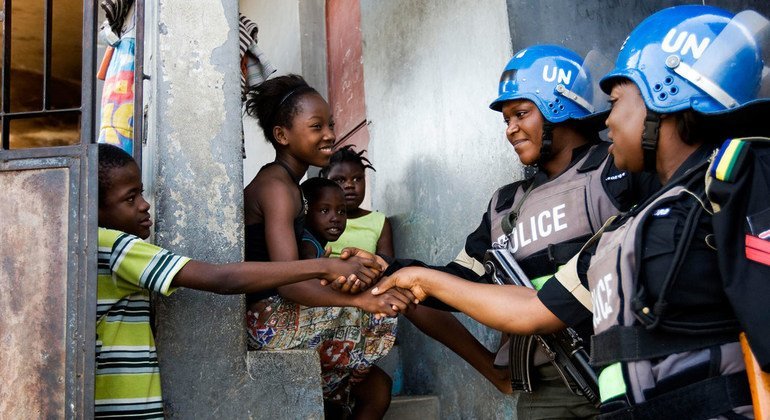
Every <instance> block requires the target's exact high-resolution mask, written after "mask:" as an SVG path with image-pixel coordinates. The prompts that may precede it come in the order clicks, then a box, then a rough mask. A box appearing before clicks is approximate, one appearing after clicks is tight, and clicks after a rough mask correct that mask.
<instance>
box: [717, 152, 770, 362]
mask: <svg viewBox="0 0 770 420" xmlns="http://www.w3.org/2000/svg"><path fill="white" fill-rule="evenodd" d="M734 168H735V169H736V170H737V173H736V175H735V178H734V181H733V182H723V181H719V180H714V181H713V182H712V185H711V186H709V198H710V199H711V200H712V201H713V202H715V203H717V204H719V205H720V207H721V209H720V211H718V212H716V213H715V214H714V217H713V226H714V234H715V241H716V247H717V250H718V258H719V270H720V273H721V274H722V281H723V282H724V290H725V293H726V294H727V297H728V299H729V300H730V303H731V305H732V307H733V310H734V311H735V314H736V315H737V317H738V320H739V322H740V324H741V327H742V328H743V329H744V330H745V331H746V335H747V337H748V340H749V345H750V346H751V349H752V351H753V352H754V354H755V356H756V357H757V361H758V362H759V364H760V366H761V367H762V370H764V371H765V372H770V310H768V309H767V307H768V299H769V297H770V238H769V237H768V236H770V200H768V197H770V147H768V146H762V147H751V148H748V149H747V150H746V151H745V153H744V154H743V155H742V156H741V157H740V158H738V159H737V160H736V163H735V165H734ZM762 237H764V239H762Z"/></svg>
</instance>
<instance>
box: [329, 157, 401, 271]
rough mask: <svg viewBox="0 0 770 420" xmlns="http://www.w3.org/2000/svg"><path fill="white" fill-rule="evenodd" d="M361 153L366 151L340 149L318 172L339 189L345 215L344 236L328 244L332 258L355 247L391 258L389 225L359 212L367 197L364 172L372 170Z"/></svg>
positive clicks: (382, 217) (372, 214) (376, 216)
mask: <svg viewBox="0 0 770 420" xmlns="http://www.w3.org/2000/svg"><path fill="white" fill-rule="evenodd" d="M364 152H366V150H362V151H360V152H356V151H355V150H354V149H353V145H347V146H344V147H341V148H340V149H339V150H337V151H336V152H334V154H333V155H332V157H331V159H330V160H329V165H328V166H327V167H325V168H324V169H323V170H322V171H321V176H323V177H325V178H329V179H330V180H332V181H334V182H336V183H337V184H339V186H340V187H342V190H343V191H344V192H345V206H346V208H347V212H348V223H347V227H346V228H345V232H344V233H343V234H342V236H340V238H339V239H338V240H337V241H335V242H330V243H329V245H330V246H331V247H332V254H331V255H332V256H338V255H339V253H340V251H342V249H343V248H345V247H346V246H355V247H357V248H360V249H363V250H366V251H368V252H371V253H376V254H379V255H383V256H388V257H391V258H393V257H394V252H393V231H392V229H391V227H390V221H388V218H387V217H385V215H384V214H382V213H380V212H378V211H372V210H367V209H364V208H361V203H363V201H364V196H365V194H366V176H365V173H364V171H365V170H366V169H371V170H373V171H374V170H375V169H374V166H372V163H371V162H369V159H367V158H366V157H364V156H363V154H364ZM354 244H355V245H354Z"/></svg>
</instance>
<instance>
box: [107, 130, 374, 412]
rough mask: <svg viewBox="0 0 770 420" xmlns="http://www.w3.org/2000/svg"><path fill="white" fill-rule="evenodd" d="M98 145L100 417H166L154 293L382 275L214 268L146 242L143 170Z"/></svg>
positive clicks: (334, 268) (358, 265) (359, 261)
mask: <svg viewBox="0 0 770 420" xmlns="http://www.w3.org/2000/svg"><path fill="white" fill-rule="evenodd" d="M98 147H99V234H98V241H99V256H98V279H97V291H96V293H97V302H98V303H97V310H96V312H97V315H96V316H97V320H96V374H95V379H94V381H95V396H94V400H95V410H94V415H95V417H116V416H120V417H121V418H129V417H131V418H143V419H151V418H161V419H162V418H163V399H162V396H161V388H160V370H159V368H158V358H157V355H156V352H155V340H154V338H153V336H152V331H151V329H150V318H149V316H150V291H154V292H158V293H161V294H163V295H169V294H171V293H172V292H173V291H174V288H176V287H189V288H192V289H199V290H206V291H210V292H215V293H221V294H236V293H249V292H256V291H260V290H263V289H267V288H272V287H278V286H282V285H285V284H290V283H295V282H300V281H305V280H309V279H313V278H322V279H324V281H331V280H336V279H338V278H339V277H341V276H348V275H350V274H351V273H356V274H357V275H359V276H364V274H363V273H364V271H367V272H369V273H371V272H370V271H369V270H372V269H373V270H374V271H376V272H377V273H379V265H377V264H376V262H374V260H373V259H370V258H360V257H351V259H349V260H345V261H343V260H340V259H336V258H320V259H314V260H308V261H291V262H247V263H234V264H209V263H205V262H202V261H195V260H191V259H190V258H187V257H183V256H179V255H176V254H174V253H172V252H170V251H168V250H165V249H163V248H160V247H157V246H155V245H152V244H150V243H147V242H144V241H143V239H146V238H147V237H148V236H149V235H150V227H151V226H152V220H151V219H150V205H149V203H147V201H146V200H145V199H144V197H143V196H142V192H143V187H142V180H141V176H140V174H139V167H138V166H137V164H136V162H135V161H134V159H133V158H132V157H131V155H129V154H128V153H126V152H125V151H123V150H122V149H121V148H119V147H116V146H112V145H109V144H99V145H98ZM132 416H136V417H132Z"/></svg>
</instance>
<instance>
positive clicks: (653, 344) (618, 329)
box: [591, 325, 738, 367]
mask: <svg viewBox="0 0 770 420" xmlns="http://www.w3.org/2000/svg"><path fill="white" fill-rule="evenodd" d="M735 341H738V333H737V332H735V331H729V332H726V333H714V334H704V335H687V334H671V333H663V332H659V331H655V332H651V331H649V330H647V329H645V328H644V327H641V326H638V327H626V326H621V325H616V326H614V327H612V328H610V329H608V330H607V331H605V332H603V333H601V334H599V335H594V336H592V337H591V366H593V367H604V366H607V365H611V364H613V363H615V362H632V361H636V360H648V359H655V358H658V357H663V356H668V355H669V354H675V353H682V352H685V351H693V350H698V349H704V348H707V347H711V346H714V345H719V344H724V343H731V342H735Z"/></svg>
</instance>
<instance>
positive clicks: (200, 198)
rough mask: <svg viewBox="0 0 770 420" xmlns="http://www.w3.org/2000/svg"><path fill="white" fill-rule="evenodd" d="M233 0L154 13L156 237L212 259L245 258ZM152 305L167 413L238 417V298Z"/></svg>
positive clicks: (196, 297) (241, 399)
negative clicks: (155, 30) (154, 306)
mask: <svg viewBox="0 0 770 420" xmlns="http://www.w3.org/2000/svg"><path fill="white" fill-rule="evenodd" d="M237 10H238V7H237V2H236V0H225V1H220V0H201V1H198V2H195V5H194V7H193V6H191V3H188V2H180V1H171V0H164V1H160V2H159V3H158V4H157V5H156V6H155V7H154V8H153V10H152V11H151V13H152V15H150V16H152V17H151V19H152V20H150V22H153V23H152V24H151V25H148V26H151V27H153V29H157V32H156V33H155V32H154V31H153V35H152V38H153V39H152V40H151V41H150V45H152V46H153V47H152V48H153V50H152V55H153V58H154V64H153V65H152V66H150V68H149V71H150V72H151V74H150V76H151V78H152V88H151V90H152V101H153V113H152V117H151V119H150V121H151V123H150V124H151V125H152V130H151V136H150V138H149V140H148V143H150V144H148V148H147V150H148V153H146V155H148V156H150V157H151V160H150V161H149V162H148V163H150V162H151V164H150V166H148V167H147V169H148V170H149V171H151V172H152V174H153V175H154V176H153V177H152V178H153V179H154V182H155V185H154V188H153V193H154V194H153V195H154V198H155V217H156V225H155V242H156V243H157V244H158V245H160V246H163V247H167V248H170V249H172V250H174V251H175V252H177V253H180V254H182V255H187V256H190V257H193V258H197V259H202V260H206V261H210V262H231V261H240V260H242V255H243V251H242V249H243V248H242V247H243V216H242V212H243V210H242V209H243V204H242V202H243V198H242V197H243V194H242V189H241V185H242V171H241V152H240V100H239V97H240V91H239V89H240V88H239V76H238V74H239V63H238V31H237ZM157 302H158V303H157V305H156V309H157V310H156V324H157V335H156V338H157V343H158V354H159V359H160V364H161V371H162V372H163V375H162V379H163V389H164V397H165V398H166V402H167V409H168V415H170V416H172V417H178V418H196V417H200V416H203V417H219V418H237V417H243V416H244V411H246V412H248V408H246V409H244V407H249V405H248V402H249V397H251V398H256V396H254V392H253V390H252V391H251V392H248V391H246V392H244V391H243V390H244V389H245V390H248V389H249V387H250V382H249V381H248V380H247V379H248V376H247V374H246V362H245V358H246V343H245V335H244V330H243V313H244V311H245V305H244V300H243V297H242V296H238V295H236V296H218V295H214V294H210V293H203V292H197V291H192V290H186V289H183V290H179V291H178V292H176V293H175V294H174V295H173V296H171V297H169V298H163V299H158V300H157Z"/></svg>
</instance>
